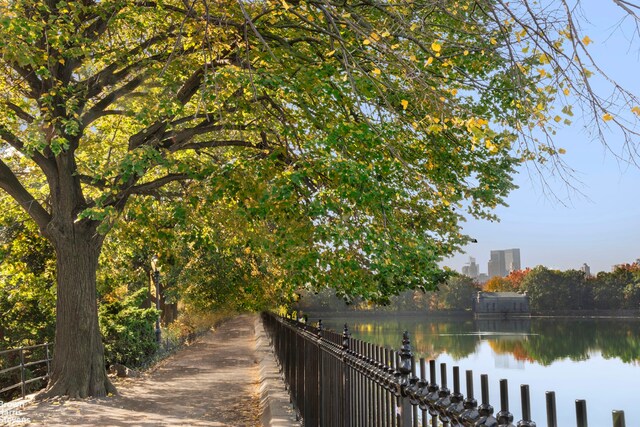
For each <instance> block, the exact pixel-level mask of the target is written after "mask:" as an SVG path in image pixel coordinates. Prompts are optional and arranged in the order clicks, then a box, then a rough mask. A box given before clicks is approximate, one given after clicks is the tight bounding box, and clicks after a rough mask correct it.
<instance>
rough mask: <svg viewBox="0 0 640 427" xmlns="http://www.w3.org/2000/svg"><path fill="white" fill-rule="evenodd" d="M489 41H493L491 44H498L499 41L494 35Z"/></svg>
mask: <svg viewBox="0 0 640 427" xmlns="http://www.w3.org/2000/svg"><path fill="white" fill-rule="evenodd" d="M489 43H491V44H497V43H498V42H497V41H496V39H494V38H493V37H491V38H490V39H489Z"/></svg>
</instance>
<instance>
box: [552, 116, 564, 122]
mask: <svg viewBox="0 0 640 427" xmlns="http://www.w3.org/2000/svg"><path fill="white" fill-rule="evenodd" d="M553 120H555V122H556V123H559V122H560V120H562V117H560V116H555V117H554V118H553Z"/></svg>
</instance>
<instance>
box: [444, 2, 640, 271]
mask: <svg viewBox="0 0 640 427" xmlns="http://www.w3.org/2000/svg"><path fill="white" fill-rule="evenodd" d="M582 4H583V8H584V11H585V16H586V18H587V19H588V20H589V22H588V23H585V24H584V26H583V32H584V33H585V35H588V36H589V38H591V39H592V40H593V43H592V44H590V45H589V48H590V49H589V51H590V52H591V53H592V54H593V56H594V58H595V60H596V61H597V62H598V63H599V64H602V65H603V68H604V69H605V71H606V72H607V73H608V74H609V75H610V76H612V77H613V78H614V79H615V80H616V81H618V82H619V83H621V84H622V86H624V87H626V88H627V89H629V90H630V91H631V92H633V93H634V94H636V95H638V94H640V39H638V38H637V37H635V38H634V33H633V26H632V25H631V24H632V22H631V21H630V20H627V21H625V22H623V25H622V27H620V26H618V23H619V22H620V19H621V18H622V17H624V13H623V12H622V11H621V10H620V9H619V8H618V7H617V6H615V5H614V4H613V2H609V1H607V2H605V1H602V0H589V1H583V2H582ZM595 83H596V84H597V81H596V82H595ZM583 125H584V123H582V124H580V123H576V124H574V125H572V126H570V127H568V128H565V129H563V130H561V131H559V132H558V134H557V135H556V137H555V139H554V143H555V145H556V147H562V148H565V149H566V150H567V152H566V154H565V155H563V159H564V160H565V162H566V163H567V164H568V165H569V166H570V167H571V168H573V169H574V170H575V172H574V173H573V174H572V177H570V179H569V183H570V184H571V185H572V186H574V187H576V188H577V190H578V191H573V190H571V189H570V188H569V186H567V183H566V182H565V181H564V180H562V179H558V178H554V177H550V176H544V177H541V176H540V175H539V174H536V172H531V171H529V170H527V168H526V167H522V168H521V169H520V172H519V173H518V175H517V176H516V177H515V183H516V184H517V185H518V186H519V188H518V189H516V190H514V191H513V192H512V193H511V194H510V196H509V197H508V198H507V200H506V202H507V204H508V207H499V208H497V209H496V210H495V213H496V214H497V215H498V217H499V218H500V222H489V221H480V220H474V219H469V220H468V221H467V222H466V223H464V225H463V230H464V232H465V233H466V234H468V235H470V236H471V237H473V238H475V239H477V241H478V242H477V243H472V244H469V245H468V246H466V247H464V248H463V251H464V253H461V254H458V255H456V256H454V257H452V258H450V259H448V260H445V261H444V262H443V265H446V266H448V267H451V268H452V269H454V270H457V271H460V270H461V268H462V266H463V265H465V263H467V262H468V261H469V257H470V256H471V257H474V258H475V259H476V262H477V263H478V264H479V265H480V272H481V273H486V272H487V262H488V261H489V255H490V251H491V250H496V249H511V248H519V249H520V254H521V264H522V268H526V267H535V266H537V265H544V266H546V267H549V268H553V269H559V270H568V269H579V268H580V267H581V266H582V264H583V263H587V264H588V265H589V266H590V267H591V272H592V273H597V272H598V271H610V270H611V267H612V266H613V265H615V264H621V263H631V262H634V261H635V260H636V259H638V258H640V167H638V166H629V165H628V164H625V163H623V162H620V161H619V160H617V159H616V156H615V155H614V154H613V153H618V154H619V153H621V152H622V150H621V143H622V138H621V137H620V136H619V135H617V134H615V133H614V132H610V133H608V134H607V135H606V137H607V143H608V144H609V145H610V146H611V150H612V151H613V153H612V152H609V151H607V150H606V149H605V148H604V146H603V145H602V143H601V142H599V141H598V140H595V139H594V138H593V136H591V135H590V134H589V131H588V128H589V126H588V124H587V129H584V126H583ZM634 143H635V144H637V145H638V146H640V138H636V139H635V140H634ZM529 169H531V167H529ZM541 178H544V179H545V180H546V183H547V186H546V187H545V186H543V185H542V184H541V182H540V181H541ZM551 193H553V194H555V196H553V195H552V194H551ZM558 199H559V200H558Z"/></svg>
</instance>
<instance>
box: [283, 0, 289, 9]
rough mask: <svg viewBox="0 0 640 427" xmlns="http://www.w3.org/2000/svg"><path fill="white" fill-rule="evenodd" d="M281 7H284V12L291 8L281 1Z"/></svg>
mask: <svg viewBox="0 0 640 427" xmlns="http://www.w3.org/2000/svg"><path fill="white" fill-rule="evenodd" d="M282 7H284V10H289V8H290V7H291V6H289V4H287V2H286V1H284V0H282Z"/></svg>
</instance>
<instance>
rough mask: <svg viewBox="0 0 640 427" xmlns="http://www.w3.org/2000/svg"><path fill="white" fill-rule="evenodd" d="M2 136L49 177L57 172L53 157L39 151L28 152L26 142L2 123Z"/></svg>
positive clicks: (0, 135)
mask: <svg viewBox="0 0 640 427" xmlns="http://www.w3.org/2000/svg"><path fill="white" fill-rule="evenodd" d="M0 138H1V139H3V140H4V141H6V142H7V143H8V144H9V145H11V146H12V147H13V148H15V149H16V150H18V151H19V152H20V153H22V154H23V155H24V156H26V157H28V158H30V159H32V160H33V161H34V162H35V163H36V164H37V165H38V166H39V167H40V169H42V172H44V174H45V175H47V176H48V177H53V176H55V174H56V173H57V172H56V165H55V161H54V160H53V159H50V158H47V157H45V156H44V155H43V154H42V153H40V152H39V151H35V150H34V151H33V152H27V150H26V149H25V148H24V143H23V142H22V141H21V140H20V138H18V137H17V136H16V135H14V134H13V133H12V132H11V131H9V130H8V129H7V128H5V127H4V126H3V125H0Z"/></svg>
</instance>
